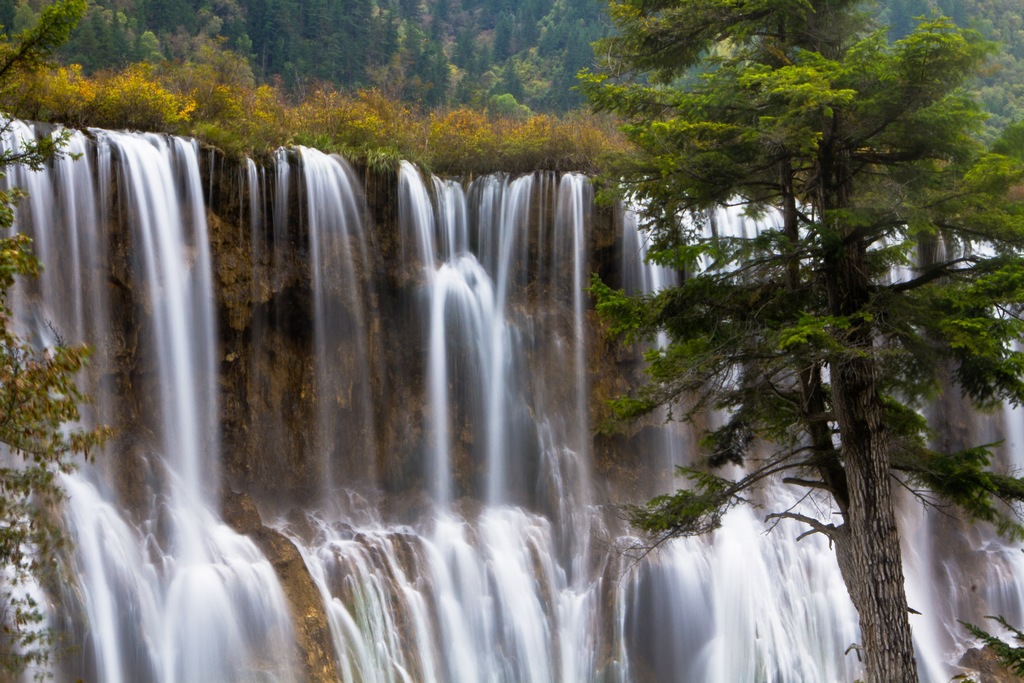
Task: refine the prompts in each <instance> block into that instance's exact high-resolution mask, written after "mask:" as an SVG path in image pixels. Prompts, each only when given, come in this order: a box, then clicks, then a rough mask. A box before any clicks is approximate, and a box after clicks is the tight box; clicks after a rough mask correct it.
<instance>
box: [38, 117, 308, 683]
mask: <svg viewBox="0 0 1024 683" xmlns="http://www.w3.org/2000/svg"><path fill="white" fill-rule="evenodd" d="M94 134H95V135H96V136H97V138H98V142H97V145H98V147H99V149H97V150H96V152H95V153H96V155H97V161H96V163H97V168H99V169H100V170H101V171H103V170H104V169H106V168H114V169H117V181H116V182H117V183H118V186H117V189H116V191H115V190H114V189H113V188H112V187H109V186H107V185H106V184H107V183H108V182H110V181H111V179H112V178H111V176H110V175H102V176H100V177H99V178H97V179H96V183H97V184H98V185H99V186H100V187H97V188H96V189H95V190H94V191H93V192H92V193H91V194H90V193H89V192H86V191H82V190H81V189H80V188H78V189H75V190H74V191H72V189H70V188H68V187H66V184H67V183H71V182H75V183H78V184H80V181H81V178H80V173H81V172H80V171H79V170H78V169H79V168H88V164H89V162H88V161H85V160H83V161H81V162H76V163H80V164H81V166H80V167H74V168H71V169H69V168H64V167H63V166H60V165H58V167H57V168H51V169H47V170H45V171H43V172H42V173H41V175H43V176H45V181H46V182H47V183H51V184H52V187H53V192H54V196H56V197H58V198H60V199H59V200H58V201H57V202H55V204H56V205H57V206H59V207H60V211H61V215H60V216H59V217H58V218H57V219H56V220H51V221H40V220H39V219H40V217H41V215H42V214H41V212H40V211H38V210H36V211H34V212H33V214H32V216H31V218H29V219H27V220H28V222H30V223H31V226H30V227H29V226H27V225H26V226H25V228H26V229H27V230H31V231H32V232H33V233H34V234H36V235H43V237H44V239H43V240H42V241H43V242H44V243H48V242H49V243H53V244H62V245H65V247H66V245H69V244H70V245H73V246H74V248H75V249H77V252H78V253H79V254H87V255H97V254H103V253H105V252H106V251H107V245H106V244H104V243H103V240H102V238H103V237H104V236H105V229H102V228H101V229H95V230H94V229H93V228H95V227H96V226H95V225H94V224H91V223H90V221H95V220H97V219H96V218H95V216H96V215H97V214H98V215H101V216H102V215H104V212H103V211H97V210H96V207H95V202H96V198H97V197H98V198H103V197H111V196H114V195H115V194H116V195H117V196H118V197H121V199H122V201H123V202H124V205H123V206H122V211H121V215H123V216H128V217H130V220H131V221H132V232H133V235H132V238H131V241H132V242H133V243H134V246H135V247H136V249H137V257H136V258H137V261H136V267H138V269H139V270H140V271H142V272H143V273H144V274H145V276H146V278H147V280H146V282H145V283H143V282H132V283H126V286H129V287H132V288H133V289H135V290H136V291H143V290H144V291H146V292H147V293H148V295H149V296H150V297H151V299H150V301H151V310H152V313H153V319H152V321H151V325H152V327H151V328H149V329H150V333H149V334H148V335H147V337H148V338H149V339H151V340H152V343H153V346H152V347H151V348H148V349H145V350H144V351H142V353H144V354H145V355H146V356H147V357H149V358H150V359H152V360H151V361H143V362H144V363H145V362H152V363H153V364H154V366H156V367H157V369H158V372H157V377H158V380H157V383H158V385H159V387H160V388H161V389H162V391H161V392H159V393H158V395H159V396H160V397H161V398H160V399H159V400H158V401H157V403H158V406H157V408H158V414H157V415H152V416H149V417H148V418H147V420H148V421H150V423H151V424H159V425H161V432H162V437H161V442H160V443H156V444H153V446H154V448H153V451H152V452H153V454H154V455H153V458H154V461H153V462H151V463H150V465H151V467H153V470H154V472H161V474H160V475H158V476H157V477H156V478H155V479H156V480H157V481H162V482H163V483H158V484H157V485H156V486H157V489H156V490H155V491H154V493H155V494H156V495H157V497H158V498H157V499H154V500H153V501H151V503H150V505H149V506H145V509H143V510H140V511H137V512H138V513H139V514H140V515H141V517H135V516H133V515H131V514H130V513H128V512H127V508H126V507H125V506H124V504H123V502H121V501H120V500H119V498H118V494H117V493H116V491H117V487H115V486H111V485H110V483H109V482H107V481H106V480H105V478H104V475H103V474H102V473H101V470H104V469H109V466H107V467H104V465H103V463H102V460H103V458H100V465H99V466H98V467H97V468H96V469H94V468H92V467H91V466H83V468H82V470H81V471H80V472H78V473H75V474H72V475H68V476H67V477H65V480H64V485H65V488H66V489H67V491H68V493H69V500H68V504H67V507H66V518H67V524H68V528H69V530H70V532H71V534H72V537H73V538H74V539H75V546H74V563H75V565H76V567H77V578H76V581H75V583H74V584H73V585H69V586H68V591H67V594H66V595H65V596H64V597H65V600H64V601H63V602H62V604H64V605H65V606H66V607H68V608H70V609H69V611H67V612H65V613H62V614H61V615H53V619H54V623H55V624H57V625H58V626H59V627H60V628H66V629H68V630H69V631H70V633H69V638H70V639H71V640H72V641H73V642H76V643H81V647H82V650H81V651H79V652H78V654H77V655H76V654H75V653H72V654H71V655H68V656H66V657H65V658H64V659H62V661H61V662H60V666H61V667H62V669H63V670H64V672H65V673H64V674H62V675H65V674H66V675H68V676H71V677H78V676H82V677H85V678H93V679H96V680H104V681H112V682H114V683H117V682H119V681H133V682H134V681H162V682H167V683H170V682H171V681H178V680H222V681H232V680H252V678H253V676H257V675H259V676H262V675H264V674H266V675H269V676H271V677H272V678H273V679H274V680H282V681H287V680H292V679H293V678H294V677H295V673H294V669H295V666H294V664H295V662H294V658H293V652H292V645H291V644H292V643H293V642H294V637H293V635H292V633H291V624H290V620H289V619H288V617H287V607H286V606H285V603H284V598H283V594H282V592H281V589H280V586H279V584H278V581H277V577H276V575H275V574H274V571H273V569H272V567H271V566H270V564H269V563H268V562H267V561H266V560H265V559H264V558H263V557H262V556H261V555H260V554H259V552H258V551H257V550H256V548H255V546H254V545H253V544H252V543H251V541H249V540H248V539H246V538H244V537H241V536H238V535H237V534H235V533H234V532H231V531H229V530H228V529H227V527H225V526H224V525H223V524H221V523H219V521H218V519H217V517H216V514H215V513H214V512H213V509H214V504H215V501H214V499H213V498H212V497H211V495H212V493H213V492H214V491H215V489H216V483H215V482H216V480H217V475H216V471H215V463H217V461H218V459H219V456H218V452H217V449H218V443H219V439H218V436H217V433H216V430H217V428H216V422H215V414H216V390H215V386H214V382H215V377H216V375H215V363H216V359H215V358H214V356H213V354H214V353H215V343H214V337H213V329H214V328H213V315H212V306H213V300H212V290H211V272H210V256H209V247H208V244H207V236H206V223H205V213H204V209H203V206H202V200H201V188H200V187H199V173H198V161H197V154H196V148H195V146H194V143H193V142H191V141H186V140H181V139H166V138H158V137H152V136H150V137H144V136H137V135H126V134H120V133H109V132H101V131H96V132H94ZM72 144H73V146H74V145H77V144H78V143H76V141H75V140H74V139H73V140H72ZM73 148H74V149H76V150H77V149H78V147H73ZM89 151H90V152H91V149H90V150H89ZM111 162H112V163H111ZM60 163H61V164H63V163H65V162H60ZM62 231H71V232H73V233H75V234H77V235H79V238H78V239H77V240H76V239H72V238H69V236H68V235H67V234H64V233H63V232H62ZM84 240H93V241H94V243H91V244H83V241H84ZM66 253H67V252H65V251H64V250H63V249H61V250H46V252H45V253H44V255H43V256H44V267H45V268H46V269H47V270H48V271H50V272H52V273H55V274H59V275H60V277H61V278H64V279H65V281H62V282H61V283H60V285H59V286H58V285H57V284H53V285H50V284H48V285H47V286H46V287H44V293H43V301H42V305H43V307H44V309H43V310H48V311H51V312H52V313H53V316H54V318H58V316H68V315H69V316H70V318H71V319H70V320H60V319H56V320H55V321H54V322H55V326H56V327H57V328H65V329H73V328H74V327H75V322H74V321H76V320H89V319H90V316H91V315H92V314H93V313H94V312H95V313H96V314H97V317H99V319H100V320H102V319H103V316H104V313H103V312H102V311H103V310H105V307H106V304H104V303H103V302H100V303H97V302H96V301H93V300H92V299H93V298H94V297H96V292H102V291H105V290H107V291H108V288H107V287H106V286H105V284H106V279H107V276H106V274H105V272H104V268H103V267H102V266H100V267H97V265H96V264H95V263H88V264H87V265H86V266H84V267H81V268H73V267H68V260H67V256H66ZM88 258H92V256H88ZM67 278H70V279H67ZM97 282H100V283H102V284H101V285H97ZM76 295H81V296H83V297H85V298H84V299H83V300H81V301H80V302H78V303H75V304H74V305H67V304H68V300H69V299H72V300H73V299H74V298H75V296H76ZM94 306H97V307H98V310H96V311H93V307H94ZM76 311H81V314H80V315H79V314H78V313H76ZM86 327H88V325H87V326H86ZM84 333H85V334H89V333H90V332H89V331H88V330H86V331H85V332H84ZM90 341H91V342H93V343H94V344H97V345H98V346H100V348H99V350H98V351H97V355H98V357H100V358H104V357H108V356H109V355H110V349H109V348H106V347H105V346H104V345H106V344H109V343H110V342H111V338H110V336H109V334H97V337H96V338H95V339H90ZM115 426H117V425H115ZM121 443H122V445H123V443H124V442H121ZM161 443H162V445H161ZM137 493H138V492H137ZM143 497H145V496H144V495H143ZM158 501H160V502H159V504H157V503H158ZM75 605H77V607H75ZM76 614H78V615H80V616H79V617H76V616H75V615H76ZM257 671H260V672H263V673H260V674H256V673H255V672H257Z"/></svg>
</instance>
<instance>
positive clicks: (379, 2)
mask: <svg viewBox="0 0 1024 683" xmlns="http://www.w3.org/2000/svg"><path fill="white" fill-rule="evenodd" d="M45 1H46V0H18V1H17V2H15V1H14V0H4V1H3V2H0V24H3V25H4V26H6V27H9V29H10V30H11V31H13V32H15V33H17V32H19V31H20V30H21V29H23V28H25V27H26V26H29V25H31V22H32V21H34V18H35V16H37V14H38V11H39V9H40V7H41V6H42V5H43V4H45ZM90 5H91V6H90V9H89V12H88V14H87V15H86V17H85V18H84V19H83V21H82V22H81V24H80V25H79V27H78V30H77V31H76V32H75V34H74V36H73V37H72V39H71V41H70V43H69V44H68V45H67V47H66V48H65V49H64V51H63V54H62V57H63V59H64V60H66V61H67V62H68V63H77V64H81V65H82V66H83V68H84V70H85V73H86V74H89V73H93V72H95V71H98V70H104V69H118V68H122V67H124V66H126V65H128V64H129V63H133V62H140V61H148V62H153V63H157V62H160V61H162V60H171V61H185V60H188V59H190V58H191V57H192V56H193V55H195V54H197V53H198V52H199V51H200V49H201V48H202V47H203V46H204V45H206V46H208V45H211V44H212V45H216V46H217V47H218V48H220V49H230V50H233V51H236V52H238V53H240V54H241V55H243V56H245V58H246V59H247V60H248V61H249V63H250V65H251V67H252V70H253V73H254V74H255V76H256V77H257V78H258V79H259V80H261V81H262V82H268V83H275V82H277V83H281V84H283V85H284V86H285V87H287V88H288V89H290V90H292V91H294V92H297V93H298V94H299V95H300V96H301V95H303V94H304V91H307V90H309V89H311V88H313V87H315V86H316V84H318V83H321V82H326V83H330V84H332V85H335V86H340V87H344V88H366V87H374V88H377V89H379V90H381V91H382V92H383V93H384V94H385V95H387V96H388V97H391V98H394V99H399V100H402V101H408V102H417V103H421V104H423V105H426V106H431V107H432V106H438V105H458V104H468V105H478V106H479V105H483V104H486V100H487V99H488V98H489V97H491V96H493V95H495V94H510V95H512V96H513V97H514V98H515V99H516V101H517V102H520V103H524V104H527V105H528V106H530V107H531V108H532V109H534V110H536V111H546V112H555V111H558V112H561V111H566V110H568V109H571V108H573V107H577V106H578V105H580V104H581V103H582V98H581V96H580V95H579V94H578V93H577V92H576V91H575V90H573V89H572V86H573V85H574V82H575V75H576V73H577V72H578V71H579V70H580V69H581V68H583V67H585V66H588V65H590V64H591V62H592V61H593V51H592V49H591V47H590V44H591V43H592V42H593V41H594V40H597V39H598V38H600V37H601V36H602V35H604V33H605V32H606V31H607V30H608V29H607V24H608V22H607V20H606V19H604V18H603V15H602V12H603V3H602V2H601V0H525V1H524V2H517V1H514V0H428V1H427V2H419V1H418V0H95V1H94V2H91V3H90Z"/></svg>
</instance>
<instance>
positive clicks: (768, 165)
mask: <svg viewBox="0 0 1024 683" xmlns="http://www.w3.org/2000/svg"><path fill="white" fill-rule="evenodd" d="M611 16H612V18H613V20H614V22H615V23H616V24H617V26H618V29H619V31H620V33H619V34H618V35H616V36H614V37H612V38H609V39H607V40H606V41H604V42H603V43H602V44H601V45H600V46H599V49H598V50H597V54H598V55H599V56H607V57H608V58H609V59H610V63H609V64H608V70H609V71H610V72H611V73H612V74H614V75H615V78H612V77H611V76H609V75H607V74H603V75H592V74H585V76H584V88H585V90H586V91H587V94H588V96H589V97H590V98H591V100H592V102H593V105H594V106H595V107H596V108H597V109H599V110H611V111H615V112H618V113H619V114H621V115H623V116H625V117H626V118H627V119H628V121H629V123H628V125H627V126H626V128H625V130H626V132H627V134H628V135H629V136H630V138H631V139H632V140H633V141H634V142H635V143H636V144H637V146H638V148H639V150H640V154H639V155H638V156H637V157H636V158H633V159H629V160H626V161H624V162H623V163H622V164H621V165H620V166H619V167H617V168H614V169H613V170H612V172H611V173H610V177H613V178H615V179H616V182H619V181H620V180H621V182H622V184H623V187H624V189H625V191H626V192H628V193H629V194H631V195H632V196H633V197H636V198H637V199H639V200H640V201H639V203H638V206H640V207H641V211H642V217H643V218H644V220H645V223H646V226H647V229H648V230H649V231H650V237H651V251H650V255H651V258H652V259H653V260H654V261H656V262H658V263H660V264H663V265H667V266H672V267H676V268H678V269H680V270H683V271H685V272H686V273H687V275H688V277H686V278H685V279H684V281H683V283H682V284H680V285H679V286H676V287H672V288H670V289H667V290H666V291H663V292H660V293H657V294H654V295H649V296H638V297H629V296H626V295H625V294H624V293H622V292H616V291H613V290H612V289H610V288H609V287H607V286H606V285H605V284H603V283H601V282H600V281H595V283H594V285H593V291H594V293H595V294H596V295H597V299H598V307H599V310H600V311H601V312H602V313H603V314H604V315H605V316H606V317H607V318H608V319H609V320H610V321H611V323H612V329H613V330H614V331H616V332H619V333H622V334H624V335H625V337H626V339H627V340H628V341H637V340H648V341H653V340H654V339H655V338H656V335H657V334H658V333H659V332H664V333H666V334H667V337H668V339H669V343H668V346H667V347H666V348H664V349H659V350H657V351H654V352H652V353H651V354H649V360H650V364H649V374H650V382H649V383H648V384H647V385H646V386H645V388H644V389H643V390H642V391H641V392H639V393H638V394H636V395H634V396H630V397H626V398H623V399H620V400H618V401H616V402H614V403H613V408H614V411H615V413H616V415H617V416H618V417H620V418H623V419H626V418H631V417H634V416H637V415H640V414H644V413H646V412H648V411H650V410H652V409H654V408H655V407H657V406H664V405H669V406H672V407H673V410H674V414H675V415H676V416H682V417H684V418H686V419H691V418H697V417H698V416H699V415H701V414H703V413H705V412H706V411H708V410H717V411H721V413H722V414H723V415H724V416H725V418H724V424H722V426H721V427H718V428H712V429H710V430H709V431H708V432H707V434H706V435H705V440H704V443H705V444H706V446H707V448H708V459H707V463H706V464H707V467H701V468H696V469H694V470H691V471H690V472H689V474H690V476H691V477H692V478H693V481H692V485H691V486H690V487H689V488H687V489H685V490H680V491H677V492H676V493H674V494H670V495H664V496H659V497H657V498H655V499H653V500H652V501H650V502H649V503H648V504H647V505H646V506H638V507H634V508H631V509H630V514H631V516H632V519H633V521H634V522H635V523H636V524H637V525H639V526H640V527H641V528H644V529H646V530H648V531H649V532H650V533H651V534H652V538H651V543H652V544H655V545H656V544H658V543H660V542H662V541H664V540H666V539H669V538H672V537H676V536H685V535H692V534H699V533H707V532H709V531H712V530H713V529H715V528H717V527H718V526H719V524H720V522H721V519H722V515H723V514H724V513H725V511H726V510H727V509H728V508H729V507H731V506H733V505H737V504H740V503H742V502H744V501H745V500H746V498H747V494H748V491H749V490H750V489H752V488H754V487H755V486H757V485H758V484H761V483H764V482H766V481H768V480H774V481H780V483H781V484H783V485H788V486H793V487H797V488H799V489H800V490H802V491H804V492H805V493H806V495H808V496H822V497H827V499H828V500H827V502H825V501H820V502H823V503H824V505H823V507H822V508H821V509H825V510H828V509H833V510H837V511H838V512H839V515H838V517H821V516H818V515H817V514H815V513H814V512H813V508H808V509H788V510H779V511H775V512H773V513H772V514H770V515H769V518H770V519H791V520H796V521H798V522H801V523H803V524H806V525H807V527H808V528H809V533H822V534H824V535H826V536H827V537H828V538H829V539H830V541H831V542H832V544H833V546H834V547H835V550H836V556H837V560H838V563H839V567H840V570H841V572H842V576H843V579H844V581H845V583H846V586H847V588H848V590H849V593H850V597H851V599H852V601H853V604H854V606H855V607H856V608H857V610H858V612H859V615H860V626H861V638H862V646H863V651H864V655H865V667H866V675H867V680H868V681H869V682H871V683H892V682H900V683H907V682H912V681H916V680H917V671H916V665H915V662H914V650H913V645H912V642H911V635H910V627H909V622H908V614H907V611H908V608H907V601H906V595H905V590H904V579H903V570H902V562H901V556H900V544H899V537H898V531H897V525H896V517H895V514H894V509H893V496H892V492H891V487H892V486H893V482H894V481H895V480H903V481H907V480H909V481H910V482H912V483H913V484H914V485H917V486H924V487H927V488H930V489H931V490H933V491H934V492H935V493H936V494H937V495H938V496H939V497H942V498H945V499H947V500H948V501H951V502H952V503H955V504H957V505H959V506H960V507H961V508H962V509H963V510H965V511H966V513H967V514H968V515H969V516H971V517H973V518H978V519H983V520H989V521H992V522H995V523H996V524H998V525H999V526H1000V529H1001V530H1002V531H1005V532H1009V533H1016V534H1017V535H1019V534H1020V532H1021V527H1020V526H1019V525H1018V524H1017V523H1016V521H1015V519H1016V518H1015V517H1013V516H1007V509H1006V508H1005V507H1003V506H1002V503H1001V501H1009V502H1019V501H1020V500H1021V498H1022V497H1024V483H1022V482H1021V481H1019V480H1017V479H1013V478H1010V477H1006V476H1001V475H997V474H994V473H992V472H990V471H989V470H988V467H987V466H988V463H989V457H990V453H989V450H988V449H987V448H984V447H976V448H970V449H967V450H963V451H959V452H940V451H939V450H937V449H935V448H934V447H931V446H929V443H928V435H929V431H928V427H927V425H926V424H925V423H924V421H923V419H922V418H921V417H920V413H919V412H918V409H920V408H921V407H923V406H924V405H925V404H926V403H927V401H928V400H929V399H930V398H932V397H934V396H935V395H936V394H937V393H938V392H940V391H942V390H943V387H944V385H943V382H945V381H950V382H951V383H952V384H953V385H955V386H956V387H957V388H958V389H959V391H960V392H962V393H963V395H964V396H965V397H966V398H967V399H970V400H972V401H974V402H975V403H977V404H979V405H982V406H986V405H998V404H999V403H1000V402H1002V401H1010V402H1012V403H1020V402H1021V401H1022V400H1024V382H1022V373H1021V371H1022V370H1024V354H1022V353H1021V352H1020V351H1019V350H1018V347H1017V346H1016V342H1017V341H1018V340H1020V339H1021V334H1022V331H1024V328H1022V322H1021V318H1020V312H1021V307H1022V304H1024V258H1022V256H1021V254H1022V250H1024V206H1021V205H1020V204H1014V203H1012V202H1010V201H1008V199H1007V196H1008V192H1009V189H1010V188H1011V187H1012V186H1013V185H1014V184H1016V183H1019V182H1020V180H1021V177H1022V170H1021V167H1020V165H1019V164H1018V163H1017V162H1016V161H1013V160H1011V159H1010V158H1008V157H1005V156H1000V155H997V154H992V153H986V152H985V150H983V149H981V148H980V146H979V144H978V143H976V142H975V141H974V138H973V137H972V135H973V134H974V133H976V131H977V130H978V128H979V127H980V125H981V120H982V117H981V115H980V114H979V112H978V110H977V108H976V106H975V105H974V104H973V102H972V101H971V100H970V98H968V97H967V96H966V95H965V94H964V93H963V91H962V90H961V86H962V85H963V83H964V82H965V80H966V79H967V78H969V77H970V76H971V75H972V74H974V73H975V72H976V71H977V69H978V68H979V67H980V66H981V65H982V64H983V62H984V61H985V59H986V57H987V55H988V54H990V52H991V46H989V45H987V44H986V43H984V42H983V41H982V40H981V39H980V38H979V36H977V35H976V34H974V33H973V32H971V31H966V30H962V29H959V28H957V27H956V26H955V25H953V24H952V22H950V21H948V20H945V19H939V18H927V19H925V20H924V21H922V22H921V23H919V24H918V25H917V26H916V28H914V29H913V30H912V31H911V32H910V33H909V34H908V35H907V36H906V37H905V38H903V39H902V40H899V41H897V42H895V43H892V44H890V43H889V42H888V40H887V37H886V31H885V29H884V28H875V27H873V26H871V25H870V24H869V20H868V18H867V16H868V15H867V13H866V11H865V3H862V2H858V1H857V0H799V1H796V2H794V1H793V0H616V1H613V2H612V3H611ZM729 204H738V205H742V206H745V207H746V209H747V210H748V212H750V213H752V214H755V215H756V214H760V213H763V212H765V211H769V210H770V211H774V212H776V213H777V215H778V217H779V219H778V220H779V223H778V227H777V228H775V229H768V230H765V231H763V232H761V233H760V234H758V235H756V236H750V237H745V238H740V237H731V236H726V235H715V234H714V231H710V232H706V231H704V230H702V229H700V221H701V220H702V217H703V216H705V215H706V214H705V212H706V211H707V210H708V209H711V208H714V207H720V206H724V205H729ZM684 217H687V218H689V219H690V220H691V221H693V222H688V221H687V220H684ZM695 226H696V227H695ZM939 244H941V245H942V246H944V247H945V249H938V248H936V245H939ZM897 265H902V266H910V265H914V266H916V268H917V269H916V272H915V274H914V275H913V276H910V277H908V278H905V279H902V280H897V281H895V282H893V281H892V280H891V273H892V269H893V267H894V266H897ZM948 378H951V380H950V379H948ZM726 463H742V464H744V465H745V467H746V469H745V470H744V471H745V474H744V475H742V476H740V477H737V478H725V477H721V476H719V475H717V474H715V473H714V472H713V471H711V470H712V468H714V467H715V466H720V465H723V464H726ZM809 510H810V511H809Z"/></svg>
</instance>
